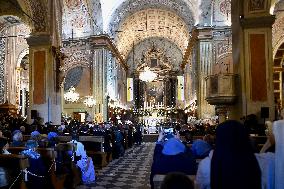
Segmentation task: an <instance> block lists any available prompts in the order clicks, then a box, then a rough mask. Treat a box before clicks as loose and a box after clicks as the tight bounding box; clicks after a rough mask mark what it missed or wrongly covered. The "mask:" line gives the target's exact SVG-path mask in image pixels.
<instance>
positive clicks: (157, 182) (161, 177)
mask: <svg viewBox="0 0 284 189" xmlns="http://www.w3.org/2000/svg"><path fill="white" fill-rule="evenodd" d="M166 176H167V175H154V178H153V182H154V189H160V187H161V184H162V182H163V180H164V178H165V177H166ZM187 176H188V178H190V180H191V181H192V182H194V188H195V189H197V186H196V184H195V176H196V175H187Z"/></svg>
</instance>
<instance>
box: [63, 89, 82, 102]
mask: <svg viewBox="0 0 284 189" xmlns="http://www.w3.org/2000/svg"><path fill="white" fill-rule="evenodd" d="M64 99H65V100H66V101H68V102H76V101H77V100H79V94H78V93H76V92H75V88H74V87H73V86H72V87H70V88H69V90H68V92H67V93H65V94H64Z"/></svg>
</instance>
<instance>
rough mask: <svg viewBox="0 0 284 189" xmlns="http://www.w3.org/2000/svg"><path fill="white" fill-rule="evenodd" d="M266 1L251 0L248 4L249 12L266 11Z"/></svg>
mask: <svg viewBox="0 0 284 189" xmlns="http://www.w3.org/2000/svg"><path fill="white" fill-rule="evenodd" d="M265 3H266V0H250V1H249V6H248V8H249V12H255V11H264V10H265V9H266V7H265Z"/></svg>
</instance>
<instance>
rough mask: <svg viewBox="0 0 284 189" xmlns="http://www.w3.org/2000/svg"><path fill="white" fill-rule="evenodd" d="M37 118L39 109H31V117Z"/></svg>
mask: <svg viewBox="0 0 284 189" xmlns="http://www.w3.org/2000/svg"><path fill="white" fill-rule="evenodd" d="M36 118H37V110H31V119H36Z"/></svg>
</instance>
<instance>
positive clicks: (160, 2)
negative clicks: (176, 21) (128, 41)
mask: <svg viewBox="0 0 284 189" xmlns="http://www.w3.org/2000/svg"><path fill="white" fill-rule="evenodd" d="M196 4H197V2H196V1H194V2H193V3H190V2H185V1H183V0H171V1H169V0H129V1H125V2H123V3H122V4H121V5H120V6H119V7H118V8H117V9H116V10H115V11H114V13H113V14H112V16H111V21H110V22H109V23H110V25H109V31H110V34H111V35H113V36H115V31H117V30H118V29H119V25H120V23H121V22H124V20H125V19H126V18H128V17H129V16H130V15H132V14H133V13H136V12H139V11H141V10H146V9H156V8H158V9H160V10H168V11H170V12H175V13H176V14H177V15H178V16H179V17H181V18H182V20H184V21H185V22H186V27H187V29H188V30H191V28H192V27H193V25H194V24H195V20H196V18H197V14H198V12H197V11H196V10H197V9H196V7H194V5H196Z"/></svg>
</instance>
